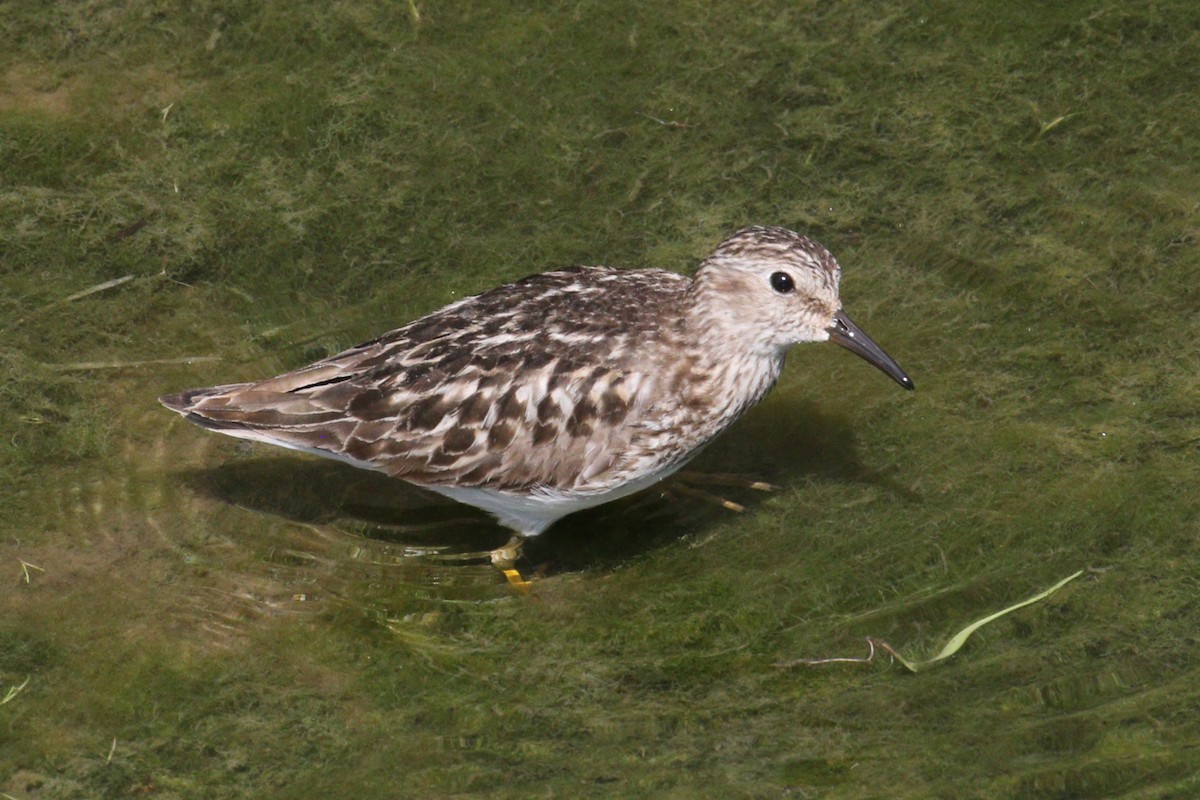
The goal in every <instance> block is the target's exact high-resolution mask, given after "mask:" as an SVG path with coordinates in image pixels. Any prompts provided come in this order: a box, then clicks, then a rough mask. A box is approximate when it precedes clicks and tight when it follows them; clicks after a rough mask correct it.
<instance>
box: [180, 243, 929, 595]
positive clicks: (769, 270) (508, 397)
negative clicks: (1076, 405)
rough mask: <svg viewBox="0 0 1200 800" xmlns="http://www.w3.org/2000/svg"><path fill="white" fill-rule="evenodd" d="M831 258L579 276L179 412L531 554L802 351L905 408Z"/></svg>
mask: <svg viewBox="0 0 1200 800" xmlns="http://www.w3.org/2000/svg"><path fill="white" fill-rule="evenodd" d="M840 277H841V269H840V267H839V266H838V263H837V261H836V260H835V259H834V257H833V256H832V255H831V254H830V253H829V251H828V250H826V249H825V248H824V247H822V246H821V245H820V244H818V243H817V242H815V241H813V240H812V239H809V238H807V237H805V236H801V235H799V234H797V233H794V232H792V231H790V230H786V229H784V228H776V227H751V228H744V229H742V230H740V231H738V232H736V233H734V234H733V235H732V236H730V237H729V238H728V239H726V240H725V241H724V242H722V243H721V244H720V245H719V246H718V247H717V249H716V250H715V251H713V253H712V255H710V256H708V258H706V259H704V261H703V262H701V264H700V266H699V269H698V270H697V271H696V274H695V277H688V276H686V275H680V274H677V273H674V272H668V271H665V270H661V269H641V270H620V269H613V268H611V267H574V268H571V269H563V270H557V271H554V272H546V273H542V274H540V275H532V276H530V277H528V278H525V279H524V280H520V281H517V282H516V283H511V284H508V285H506V286H501V287H499V288H497V289H493V290H491V291H489V292H486V293H484V294H481V295H477V296H475V297H468V298H465V299H463V300H460V301H458V302H456V303H452V304H451V305H448V306H446V307H445V308H442V309H441V310H439V311H435V312H433V313H432V314H429V315H428V316H425V317H422V318H420V319H418V320H416V321H414V322H410V323H409V324H407V325H405V326H404V327H402V328H398V329H396V330H394V331H392V332H390V333H386V334H384V335H383V336H380V337H379V338H377V339H372V340H371V341H369V342H366V343H364V344H360V345H358V346H357V347H352V348H350V349H349V350H346V351H345V352H342V353H338V354H337V355H334V356H330V357H329V358H326V359H323V360H321V361H318V362H316V363H315V364H310V365H309V366H306V367H301V368H300V369H297V370H294V371H292V372H288V373H285V374H283V375H278V376H276V377H273V378H267V379H265V380H260V381H254V382H251V383H236V384H228V385H225V386H213V387H209V388H205V389H189V390H188V391H185V392H180V393H179V394H173V395H168V396H166V397H163V398H161V402H162V403H163V405H165V406H166V407H167V408H169V409H171V410H172V411H177V412H179V413H180V414H182V415H183V417H184V418H185V419H187V420H188V421H190V422H194V423H195V424H197V425H199V426H201V427H203V428H208V429H209V430H213V431H217V432H218V433H223V434H226V435H228V436H236V437H238V438H242V439H250V440H253V441H257V442H266V443H267V444H273V445H278V446H281V447H288V448H291V449H293V450H301V451H304V452H306V453H314V454H316V455H319V456H324V457H327V458H334V459H337V460H339V461H345V462H347V463H349V464H352V465H354V466H356V467H362V468H365V469H371V470H377V471H379V472H383V473H385V474H387V475H391V476H393V477H396V478H401V479H403V480H406V481H409V482H410V483H413V484H416V485H417V486H420V487H422V488H425V489H429V490H431V491H434V492H438V493H439V494H442V495H445V496H447V497H450V498H452V499H454V500H457V501H459V502H461V503H466V504H467V505H471V506H475V507H477V508H481V509H483V510H485V511H487V512H490V513H491V514H493V515H494V516H495V517H496V519H497V520H499V522H500V524H501V525H504V526H505V527H508V528H511V529H512V530H513V531H514V532H515V535H514V536H513V537H512V539H511V540H510V541H509V543H508V544H507V545H505V546H504V547H501V548H499V549H497V550H495V551H493V552H492V554H491V556H492V561H493V563H495V564H496V565H497V566H498V567H499V568H500V569H501V570H503V571H504V572H505V574H506V575H507V576H508V577H509V579H510V580H511V581H513V582H514V583H519V582H521V578H520V576H519V574H518V573H517V572H516V570H515V561H516V558H517V556H518V554H519V551H520V545H521V543H522V542H523V541H524V539H526V538H527V537H530V536H536V535H538V534H539V533H541V532H542V531H544V530H545V529H546V528H548V527H550V525H552V524H553V523H554V522H555V521H557V520H558V519H560V518H561V517H564V516H566V515H567V514H570V513H572V512H575V511H579V510H580V509H585V508H591V507H593V506H597V505H600V504H601V503H607V502H608V501H610V500H615V499H617V498H619V497H624V496H626V495H629V494H632V493H633V492H636V491H639V490H641V489H645V488H646V487H649V486H652V485H654V484H656V483H658V482H659V481H661V480H662V479H663V478H666V477H667V476H669V475H671V474H672V473H674V472H675V471H677V470H678V469H679V468H680V467H682V466H683V465H684V464H686V463H687V462H688V461H690V460H691V459H692V458H693V457H695V456H696V455H697V454H698V453H699V452H700V450H701V449H702V448H703V447H704V446H705V445H706V444H708V443H709V442H710V441H712V440H713V438H714V437H716V436H717V435H718V434H719V433H721V432H722V431H723V430H725V429H726V428H728V427H729V426H730V424H732V423H733V422H734V421H735V420H736V419H738V417H740V416H741V415H742V414H743V413H745V412H746V410H747V409H749V408H750V407H751V406H753V405H754V404H755V403H757V402H758V401H759V400H761V399H762V398H763V396H764V395H766V393H767V392H768V391H769V390H770V389H771V387H772V386H773V385H774V383H775V381H776V379H777V378H778V377H779V373H780V370H781V369H782V368H783V361H784V356H785V355H786V353H787V351H788V349H789V348H791V347H792V345H795V344H800V343H802V342H822V341H826V340H832V341H833V342H835V343H836V344H839V345H841V346H842V347H845V348H846V349H848V350H850V351H851V352H853V353H855V354H857V355H859V356H861V357H863V358H864V359H866V360H867V361H869V362H870V363H872V364H874V365H875V366H876V367H878V368H879V369H881V370H882V371H883V372H884V373H886V374H887V375H888V376H890V377H891V378H892V379H893V380H895V381H896V382H897V383H899V384H900V385H901V386H903V387H904V388H905V389H912V388H913V382H912V381H911V380H910V379H909V378H908V376H907V375H906V374H905V373H904V371H903V370H902V369H901V368H900V365H899V364H897V363H896V361H895V360H894V359H893V358H892V357H891V356H889V355H888V354H887V353H885V352H884V351H883V350H882V349H881V348H880V347H879V345H877V344H875V342H873V341H872V340H871V339H870V337H868V336H867V335H866V334H865V333H863V332H862V330H860V329H859V328H858V326H857V325H855V324H854V323H853V322H852V321H851V320H850V318H849V317H848V316H846V314H845V312H844V311H843V310H842V303H841V300H840V299H839V297H838V284H839V280H840Z"/></svg>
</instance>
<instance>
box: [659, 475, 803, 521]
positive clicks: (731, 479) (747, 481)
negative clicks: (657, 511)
mask: <svg viewBox="0 0 1200 800" xmlns="http://www.w3.org/2000/svg"><path fill="white" fill-rule="evenodd" d="M676 478H677V479H676V481H675V482H674V483H672V484H671V486H670V488H669V489H668V491H673V492H678V493H679V494H682V495H684V496H686V497H695V498H697V499H699V500H705V501H707V502H710V503H716V504H717V505H719V506H721V507H722V508H724V509H726V510H729V511H733V512H735V513H739V514H740V513H741V512H743V511H745V510H746V507H745V506H744V505H742V504H741V503H735V502H734V501H732V500H729V499H726V498H724V497H721V496H720V495H716V494H713V493H712V492H706V491H704V490H703V489H697V488H695V487H694V486H689V485H688V484H689V483H707V484H715V485H717V486H734V487H738V488H745V489H754V490H755V491H759V492H773V491H775V490H776V489H778V488H779V487H778V486H775V485H774V484H771V483H767V482H766V481H760V480H755V479H752V478H748V477H746V476H744V475H729V474H726V473H705V472H680V473H677V475H676Z"/></svg>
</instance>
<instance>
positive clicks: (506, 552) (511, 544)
mask: <svg viewBox="0 0 1200 800" xmlns="http://www.w3.org/2000/svg"><path fill="white" fill-rule="evenodd" d="M524 543H525V539H524V537H521V536H514V537H512V538H511V539H509V540H508V544H506V545H504V546H503V547H497V548H496V549H495V550H493V551H492V552H491V553H489V554H488V556H489V558H490V559H491V562H492V566H493V567H495V568H496V569H498V570H500V572H501V573H503V575H504V577H505V579H506V580H508V584H509V586H512V587H513V588H514V589H516V590H517V591H520V592H528V591H529V586H530V583H529V581H528V580H526V579H525V576H523V575H522V574H521V572H520V570H518V569H517V559H518V558H520V557H521V545H523V544H524Z"/></svg>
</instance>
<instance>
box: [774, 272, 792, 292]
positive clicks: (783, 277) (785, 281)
mask: <svg viewBox="0 0 1200 800" xmlns="http://www.w3.org/2000/svg"><path fill="white" fill-rule="evenodd" d="M771 288H772V289H774V290H775V291H777V292H779V293H780V294H787V293H788V292H794V291H795V290H796V283H795V281H793V280H792V276H791V275H788V274H787V273H786V272H776V273H775V274H774V275H772V276H771Z"/></svg>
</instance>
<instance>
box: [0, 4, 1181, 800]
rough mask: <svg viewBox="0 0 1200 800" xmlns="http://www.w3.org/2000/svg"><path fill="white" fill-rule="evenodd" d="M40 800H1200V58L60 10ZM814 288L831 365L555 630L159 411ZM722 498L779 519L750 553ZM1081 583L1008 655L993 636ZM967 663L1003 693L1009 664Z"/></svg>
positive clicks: (27, 772) (26, 122) (767, 21)
mask: <svg viewBox="0 0 1200 800" xmlns="http://www.w3.org/2000/svg"><path fill="white" fill-rule="evenodd" d="M0 41H3V42H4V43H5V46H4V47H3V48H0V51H2V52H0V331H2V332H3V333H2V335H0V364H2V372H0V375H2V378H3V379H2V380H0V427H2V429H3V431H4V436H3V437H0V481H2V484H3V486H4V500H5V502H3V503H2V504H0V531H2V532H3V536H2V537H0V701H2V702H0V792H2V793H3V794H4V795H5V796H7V797H13V798H19V800H34V798H38V799H42V798H76V797H79V798H83V797H87V798H93V797H130V796H147V797H164V798H173V797H177V798H261V797H278V798H307V797H414V798H417V797H419V798H425V797H489V798H505V797H513V798H516V797H527V796H531V795H533V796H549V797H572V798H576V797H680V798H683V797H716V796H719V797H735V798H736V797H745V798H755V797H781V796H790V797H823V798H859V797H889V798H891V797H914V798H916V797H922V798H924V797H979V798H996V797H1011V798H1075V797H1128V798H1149V797H1163V798H1165V797H1190V796H1194V795H1196V794H1197V793H1198V792H1200V778H1198V777H1197V775H1198V774H1200V755H1198V753H1200V689H1198V688H1197V687H1198V686H1200V663H1198V658H1197V655H1196V652H1197V647H1196V630H1197V621H1198V614H1200V612H1198V610H1197V606H1196V593H1197V586H1198V585H1200V560H1198V559H1197V557H1196V547H1197V541H1198V533H1200V523H1198V519H1197V508H1198V506H1200V489H1198V487H1200V480H1198V478H1200V474H1198V473H1200V466H1198V459H1197V455H1198V450H1200V411H1198V409H1200V384H1198V381H1197V378H1198V375H1200V356H1198V355H1197V347H1196V342H1197V341H1200V313H1197V308H1200V280H1197V279H1198V278H1200V269H1198V267H1200V257H1198V252H1197V237H1198V235H1200V206H1198V202H1197V198H1198V197H1200V177H1198V174H1200V173H1197V171H1196V169H1195V167H1194V165H1195V164H1196V163H1200V153H1198V152H1197V151H1198V150H1200V144H1197V143H1200V115H1198V114H1197V113H1196V109H1197V108H1200V90H1198V88H1197V87H1198V86H1200V84H1198V83H1197V76H1198V75H1200V10H1197V9H1196V8H1195V7H1194V4H1190V3H1183V2H1176V3H1160V4H1156V5H1153V6H1147V7H1144V8H1143V7H1140V6H1131V5H1128V4H1117V3H1104V2H1091V3H1084V2H1068V3H1061V4H1055V5H1054V6H1053V7H1046V6H1043V5H1037V4H1017V5H1011V4H1010V5H1009V6H1005V7H1003V8H1001V7H999V6H997V5H996V4H990V3H966V4H961V3H960V4H952V3H932V2H918V3H907V4H902V3H894V2H865V3H854V4H849V3H847V4H817V3H805V2H800V3H783V2H772V3H768V2H741V3H703V4H701V3H674V4H667V3H653V2H652V3H636V4H635V3H621V2H616V3H595V2H593V3H589V2H578V3H548V4H532V3H526V4H522V3H474V4H433V3H424V2H421V1H420V0H416V2H407V3H405V2H401V3H383V2H365V3H356V4H326V3H311V2H298V3H289V4H282V3H234V2H226V3H206V2H202V3H192V4H187V5H186V7H182V8H181V7H179V4H173V3H165V2H138V1H135V2H128V3H120V4H117V3H100V2H97V3H66V2H60V3H52V4H42V3H31V2H11V3H7V4H5V6H4V13H3V14H0ZM751 223H763V224H780V225H786V226H788V227H792V228H795V229H798V230H801V231H803V232H805V233H808V234H811V235H813V236H814V237H815V238H817V239H819V240H820V241H822V242H823V243H824V244H826V245H827V246H828V247H829V248H830V249H831V250H832V251H833V252H834V253H835V254H836V255H837V256H838V257H839V259H840V260H841V262H842V264H843V267H844V268H845V277H844V281H843V285H844V296H845V297H846V300H847V306H848V307H849V308H851V309H853V313H854V315H855V318H856V319H857V320H858V321H859V322H860V323H861V324H863V326H864V327H865V328H866V329H867V330H869V331H870V332H871V334H872V336H874V337H875V338H877V339H878V340H879V341H880V342H881V343H883V344H884V346H885V347H886V348H887V349H888V350H889V351H890V352H891V353H893V355H895V356H896V357H897V358H898V359H899V360H900V362H901V363H902V364H904V366H905V368H906V369H908V370H909V371H910V373H911V374H912V376H913V378H914V380H915V381H916V383H917V386H918V390H917V392H916V393H915V394H912V395H909V394H907V393H903V392H899V391H897V390H895V387H894V386H891V385H888V384H887V382H886V380H885V379H883V378H882V377H881V376H879V375H878V374H877V373H876V372H875V371H873V370H871V369H870V368H868V367H866V366H865V365H863V364H862V363H861V362H859V361H857V360H856V359H853V358H851V357H850V356H848V355H847V354H845V353H844V352H838V351H836V350H835V348H830V347H817V346H812V347H805V348H801V349H798V350H796V351H794V352H793V354H792V356H791V358H790V362H789V365H788V368H787V370H786V371H785V373H784V377H783V379H782V381H781V382H780V385H779V386H778V387H777V389H776V390H775V392H774V393H773V394H772V395H771V396H770V397H769V398H768V400H767V401H766V402H765V403H764V404H763V405H762V406H761V407H759V408H758V409H756V410H755V411H754V412H753V413H752V414H751V415H750V416H749V417H747V418H746V419H745V420H743V421H742V422H741V423H739V424H738V426H737V427H736V428H735V429H734V430H733V431H731V432H730V433H729V434H728V435H727V436H726V437H725V438H724V439H722V440H721V441H720V442H719V443H718V444H716V445H714V447H713V448H711V449H710V450H709V451H707V452H706V454H705V455H704V456H703V458H702V459H701V460H700V461H698V462H696V464H695V467H696V470H697V471H699V472H702V473H707V474H709V475H710V476H711V475H720V474H733V475H753V476H755V477H758V478H761V479H764V480H767V481H770V482H771V483H773V484H775V485H777V486H778V487H780V488H779V489H778V490H777V491H775V492H773V493H770V494H762V493H758V492H753V491H747V490H745V489H743V488H741V487H739V486H738V485H737V483H736V481H735V482H733V485H729V486H713V485H711V484H696V485H694V488H692V489H689V488H687V487H684V486H680V485H677V484H673V485H670V486H667V487H665V489H664V491H662V492H656V493H651V494H648V495H642V496H638V497H634V498H629V499H627V500H624V501H621V502H619V503H616V504H613V505H612V506H610V507H606V508H602V509H597V510H595V511H594V512H589V513H584V514H580V515H577V516H576V517H572V518H569V519H567V520H564V521H563V522H562V523H560V524H559V525H558V526H557V527H556V528H555V529H554V530H552V531H550V532H548V533H547V534H546V535H545V536H544V537H542V539H541V540H539V541H538V542H536V543H535V544H534V546H532V547H531V548H530V552H529V565H530V566H531V567H533V568H535V569H540V570H541V575H540V577H539V578H538V580H537V581H536V582H535V585H534V588H533V591H532V592H531V593H530V594H529V595H528V596H524V597H520V596H514V595H513V594H512V593H511V592H510V591H509V590H508V589H507V588H506V587H505V586H504V584H503V579H502V578H500V577H499V576H498V575H496V574H495V573H494V572H493V571H491V569H490V568H489V567H487V566H486V565H485V564H482V563H480V562H479V560H478V559H476V558H473V557H472V555H471V554H473V553H477V552H479V551H481V550H485V549H487V548H488V547H495V546H497V545H499V544H502V543H503V541H504V539H505V536H506V534H505V532H504V531H503V530H501V529H499V528H497V527H496V526H495V525H493V524H492V523H491V522H490V521H488V520H487V519H486V518H484V517H482V516H480V515H477V514H475V513H474V512H471V511H470V510H467V509H463V508H461V507H458V506H454V505H452V504H449V503H446V502H443V501H440V500H438V499H436V498H431V497H429V496H427V495H425V494H423V493H421V492H419V491H417V490H415V489H411V488H409V487H406V486H404V485H400V484H394V483H391V482H388V481H386V480H383V479H379V478H376V477H374V476H371V475H366V474H362V473H359V472H356V471H354V470H351V469H349V468H344V467H342V466H341V465H338V464H331V463H324V462H317V461H315V460H313V459H309V458H306V457H303V456H298V455H292V454H286V453H276V452H271V451H269V450H267V449H263V448H254V447H243V446H241V445H239V444H238V443H236V442H231V441H220V440H219V439H218V437H213V436H209V435H206V434H204V433H203V432H202V431H199V430H195V429H192V428H190V427H189V426H186V425H185V424H184V423H182V422H180V421H178V420H176V419H175V418H174V417H173V415H171V414H169V413H168V412H166V411H164V410H162V409H161V408H159V407H158V406H157V404H156V402H155V397H156V396H158V395H159V394H162V393H164V392H167V391H174V390H178V389H181V388H183V387H186V386H199V385H205V384H211V383H216V382H220V381H231V380H238V379H249V378H253V377H257V376H261V375H267V374H272V373H275V372H279V371H282V370H284V369H287V368H291V367H295V366H299V365H301V364H303V363H306V362H307V361H309V360H312V359H314V358H318V357H320V356H322V355H324V354H327V353H332V352H335V351H336V350H337V349H340V348H343V347H345V346H348V345H351V344H353V343H355V342H357V341H361V340H363V339H365V338H368V337H370V336H372V335H374V334H377V333H380V332H382V331H384V330H387V329H389V328H391V327H394V326H395V325H398V324H400V323H402V322H404V321H407V320H409V319H412V318H415V317H417V316H419V315H420V314H422V313H425V312H428V311H430V310H432V309H434V308H437V307H438V306H440V305H443V304H445V303H447V302H450V301H451V300H453V299H455V298H458V297H462V296H464V295H465V294H470V293H474V292H477V291H481V290H484V289H486V288H489V287H491V286H494V285H496V284H497V283H500V282H503V281H506V280H511V279H515V278H519V277H521V276H523V275H526V274H528V273H530V272H534V271H538V270H542V269H547V268H551V267H556V266H562V265H568V264H575V263H609V264H616V265H624V266H659V267H666V268H671V269H676V270H687V269H690V268H692V267H693V266H694V264H695V262H696V260H697V259H698V258H699V257H701V256H703V255H704V254H705V253H707V252H708V251H709V250H710V249H711V248H712V246H713V245H714V244H715V243H716V242H717V241H719V240H720V239H721V238H722V237H723V236H724V235H725V234H727V233H728V232H730V231H732V230H733V229H735V228H738V227H740V226H742V225H745V224H751ZM696 489H699V490H701V491H703V492H707V493H709V494H719V495H721V496H724V497H726V498H728V499H729V500H732V501H735V502H736V503H739V504H741V505H743V506H745V507H746V509H745V511H744V512H742V513H736V512H733V511H729V510H727V509H726V508H723V507H721V506H720V505H717V504H716V503H709V502H707V501H706V500H705V499H704V498H703V497H701V496H698V495H696V494H695V490H696ZM1081 569H1083V570H1085V572H1084V574H1083V575H1082V576H1080V577H1079V578H1077V579H1076V580H1074V581H1072V582H1071V583H1070V584H1068V585H1066V586H1063V587H1062V588H1060V589H1059V590H1058V591H1056V592H1055V593H1053V594H1052V595H1050V596H1047V597H1045V598H1044V599H1042V600H1041V601H1040V602H1037V603H1034V604H1031V605H1028V606H1025V607H1022V608H1020V609H1017V610H1015V611H1013V612H1012V613H1009V614H1006V615H1004V616H1003V617H1001V618H997V619H995V620H994V621H993V622H991V623H990V624H989V625H987V626H986V627H983V628H980V629H978V630H976V631H974V633H973V635H972V636H971V637H970V639H969V640H968V641H966V642H965V644H962V647H961V649H960V650H958V651H957V652H956V653H955V655H954V657H953V658H951V659H948V660H946V661H944V662H941V663H940V664H939V666H938V668H937V669H934V670H928V671H922V672H919V673H917V674H915V675H914V674H909V673H907V672H906V671H904V670H902V669H900V668H899V667H898V665H895V664H892V663H889V660H888V659H887V658H886V657H884V655H883V654H882V653H877V654H876V657H875V658H874V659H873V660H871V661H870V662H869V663H848V662H838V663H823V664H816V665H807V664H805V663H803V662H804V661H806V660H807V661H814V660H820V659H828V658H836V657H842V656H858V655H859V654H860V653H862V654H864V655H865V646H864V645H863V641H864V638H865V637H872V639H873V640H875V641H886V642H887V643H888V645H889V646H891V647H893V648H895V650H896V652H900V653H903V654H904V656H905V657H906V658H908V659H911V660H912V661H914V662H918V661H924V660H927V659H928V658H929V657H930V656H933V655H934V654H935V653H936V652H937V650H938V649H939V648H940V647H941V646H942V644H943V643H945V642H946V641H947V640H950V639H951V637H952V636H953V635H954V633H955V632H956V631H960V630H963V629H964V628H966V626H968V625H969V624H970V623H971V622H972V621H973V620H979V619H983V618H986V617H988V616H989V615H992V614H993V613H994V612H996V611H997V610H999V609H1003V608H1005V607H1008V606H1010V605H1012V604H1015V603H1017V602H1018V601H1021V600H1022V599H1023V598H1030V597H1033V596H1036V595H1037V594H1038V593H1040V592H1042V591H1043V590H1044V589H1046V588H1048V587H1051V586H1054V585H1055V584H1056V582H1058V581H1060V580H1061V579H1062V578H1063V577H1064V576H1067V575H1071V574H1074V573H1075V572H1076V571H1078V570H1081ZM960 643H961V642H960Z"/></svg>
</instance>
